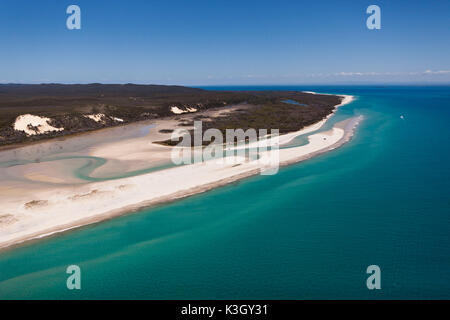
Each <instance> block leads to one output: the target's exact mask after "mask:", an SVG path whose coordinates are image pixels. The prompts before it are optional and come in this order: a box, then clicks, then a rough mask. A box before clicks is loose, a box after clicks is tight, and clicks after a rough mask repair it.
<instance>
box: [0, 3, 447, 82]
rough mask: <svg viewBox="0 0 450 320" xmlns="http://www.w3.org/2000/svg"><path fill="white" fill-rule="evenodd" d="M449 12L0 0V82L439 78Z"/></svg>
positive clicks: (396, 6) (442, 78)
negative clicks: (73, 9)
mask: <svg viewBox="0 0 450 320" xmlns="http://www.w3.org/2000/svg"><path fill="white" fill-rule="evenodd" d="M71 4H76V5H78V6H80V8H81V25H82V27H81V30H68V29H67V28H66V19H67V17H68V14H66V8H67V7H68V6H69V5H71ZM371 4H376V5H378V6H379V7H380V8H381V30H369V29H367V27H366V19H367V17H368V14H366V8H367V7H368V6H369V5H371ZM449 18H450V1H423V0H420V1H419V0H411V1H399V0H397V1H396V0H389V1H379V0H369V1H359V0H340V1H326V0H323V1H320V0H316V1H303V0H291V1H283V0H278V1H261V0H260V1H252V0H240V1H235V0H226V1H216V0H208V1H196V0H189V1H188V0H183V1H178V0H177V1H170V0H164V1H152V0H145V1H144V0H142V1H133V0H129V1H114V0H109V1H103V0H89V1H85V0H71V1H65V0H53V1H50V0H33V1H31V0H28V1H24V0H2V1H1V2H0V39H1V42H0V43H1V50H0V83H5V82H6V83H8V82H15V83H18V82H20V83H42V82H62V83H89V82H102V83H127V82H133V83H158V84H185V85H220V84H223V85H227V84H333V83H336V84H353V83H357V84H360V83H361V84H362V83H410V82H411V83H450V41H449V40H450V27H449V20H450V19H449Z"/></svg>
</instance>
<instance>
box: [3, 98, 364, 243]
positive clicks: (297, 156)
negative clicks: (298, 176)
mask: <svg viewBox="0 0 450 320" xmlns="http://www.w3.org/2000/svg"><path fill="white" fill-rule="evenodd" d="M351 101H353V96H344V99H343V101H342V102H341V104H339V105H337V106H335V109H334V111H333V113H332V114H330V115H329V116H328V117H327V118H326V119H323V120H321V121H319V122H318V123H316V124H314V125H313V126H314V129H315V130H318V129H319V128H320V127H322V125H323V124H324V123H325V122H326V121H327V120H328V119H329V117H331V116H332V115H334V113H335V112H336V110H337V109H338V107H340V106H342V105H345V104H348V103H350V102H351ZM361 120H362V116H359V117H353V118H350V119H347V120H344V121H342V122H340V123H338V124H336V125H335V126H334V127H333V129H332V130H329V131H327V132H325V133H318V134H313V135H310V136H308V139H309V141H310V143H308V144H307V145H306V146H302V147H295V148H292V149H285V151H283V156H282V157H280V163H279V166H280V167H284V166H287V165H290V164H293V163H298V162H301V161H304V160H307V159H310V158H313V157H315V156H317V155H320V154H323V153H326V152H328V151H331V150H334V149H337V148H339V147H340V146H342V145H343V144H345V143H346V142H347V141H349V140H350V139H351V138H352V136H353V135H354V131H355V128H356V126H357V125H358V124H359V122H360V121H361ZM319 123H321V124H320V126H319ZM317 126H319V127H317ZM304 129H305V128H304ZM304 129H302V130H304ZM302 130H300V131H302ZM315 130H313V131H315ZM298 132H299V131H298ZM298 132H297V134H296V135H294V136H292V139H293V138H294V137H295V136H297V135H299V134H298ZM309 132H311V131H309ZM309 132H303V133H300V134H306V133H309ZM291 134H295V133H291ZM287 135H290V134H287ZM280 137H281V136H280ZM324 137H326V138H328V137H330V140H329V141H331V142H326V143H324V142H323V140H326V138H324ZM286 150H287V151H286ZM192 166H194V167H192ZM186 167H190V168H188V169H189V170H191V171H197V172H196V173H195V174H194V175H192V174H190V173H189V170H188V171H187V170H186V168H184V169H183V168H178V169H175V170H174V169H165V170H160V171H157V172H156V173H148V174H144V175H140V176H135V177H130V178H124V179H119V180H118V181H109V182H99V183H94V184H90V185H88V186H80V188H78V190H75V189H74V190H61V191H58V194H57V195H51V196H49V198H48V200H46V201H48V202H49V203H50V204H49V205H44V207H43V208H40V207H39V206H37V208H33V209H32V211H35V213H36V215H37V216H39V214H41V213H45V214H47V215H48V216H47V217H42V219H51V218H52V215H51V214H49V213H48V212H49V211H50V212H53V213H54V214H57V213H58V212H60V210H70V209H71V210H72V211H73V212H76V213H79V212H86V210H90V209H91V208H92V211H89V213H88V214H79V216H77V218H76V219H74V217H72V216H69V217H66V220H67V221H66V223H64V219H62V220H61V221H52V222H53V223H54V224H55V225H53V226H50V225H51V223H50V225H47V227H46V225H45V223H44V224H43V225H42V223H41V225H40V226H38V227H36V229H34V230H33V229H32V228H33V226H34V225H33V224H32V223H29V226H28V229H27V226H25V229H27V230H15V231H18V232H11V233H10V234H9V236H8V235H6V236H5V235H4V236H2V237H0V250H1V251H3V250H8V249H12V248H15V247H16V246H19V245H21V244H24V243H26V242H30V241H33V240H35V241H37V240H39V239H42V238H47V237H51V236H56V235H58V234H61V233H63V232H66V231H69V230H72V229H77V228H80V227H83V226H87V225H91V224H95V223H98V222H101V221H105V220H109V219H112V218H115V217H118V216H122V215H126V214H132V213H135V212H137V211H140V210H142V209H145V208H150V207H154V206H157V205H160V204H163V203H170V202H172V201H176V200H178V199H182V198H186V197H189V196H192V195H195V194H200V193H204V192H206V191H209V190H212V189H215V188H217V187H221V186H225V185H228V184H230V183H233V182H236V181H239V180H242V179H244V178H247V177H250V176H254V175H256V174H258V173H260V172H261V166H258V165H251V164H250V165H247V164H239V165H238V167H236V168H237V169H236V168H234V167H235V166H233V167H228V168H221V167H217V166H216V165H215V164H211V163H210V164H205V163H199V164H192V165H188V166H186ZM243 167H245V168H244V169H242V168H243ZM221 169H223V170H221ZM169 170H171V171H169ZM222 171H223V172H225V171H226V172H225V173H223V172H222ZM183 173H184V175H183ZM189 175H191V176H192V178H197V181H196V182H194V183H186V182H183V181H182V180H189ZM185 176H187V177H186V178H185ZM179 177H181V178H182V179H179ZM152 178H153V179H152ZM177 178H178V179H179V180H180V181H179V185H176V186H175V187H174V186H173V181H175V182H176V181H177V180H176V179H177ZM173 179H175V180H173ZM149 180H150V181H149ZM151 180H157V181H158V183H161V184H162V185H163V188H162V189H165V190H162V191H161V190H159V189H161V188H158V190H156V189H155V188H154V189H153V197H149V196H145V195H142V193H143V192H144V191H141V190H145V189H146V188H145V187H148V189H149V191H152V189H151V187H152V186H153V187H154V184H152V181H151ZM161 180H162V182H161ZM164 180H166V184H165V185H164ZM153 182H154V181H153ZM118 183H121V184H120V185H118ZM127 183H128V184H127ZM183 183H184V185H183ZM131 185H133V187H131ZM167 185H169V188H167ZM180 185H181V186H180ZM129 186H130V187H129ZM135 186H138V187H139V191H141V194H139V195H136V192H137V190H136V188H135ZM94 187H96V189H93V188H94ZM171 187H173V188H171ZM176 187H178V189H176ZM111 189H112V191H111ZM172 189H175V190H172ZM116 191H117V192H116ZM158 192H159V195H158ZM47 193H48V192H47ZM42 194H45V192H44V193H42ZM155 194H156V196H155ZM124 196H125V198H124ZM105 197H106V198H105ZM109 197H111V198H118V199H116V203H115V204H114V203H113V204H111V205H110V206H106V205H105V207H106V209H105V210H103V211H101V209H100V211H99V209H98V208H95V204H96V203H97V202H101V200H102V198H103V201H105V199H108V198H109ZM120 198H124V199H123V201H120ZM67 199H72V200H73V199H81V200H79V201H80V202H75V200H73V201H74V202H73V203H68V204H66V205H65V206H64V205H62V204H61V203H64V201H65V202H66V203H67V202H68V201H67ZM72 200H71V201H72ZM77 201H78V200H77ZM130 201H131V203H130ZM52 202H54V203H55V204H54V205H53V203H52ZM126 202H128V203H126ZM16 204H17V203H16ZM83 209H84V210H85V211H83ZM25 210H26V209H25ZM52 210H53V211H52ZM61 212H64V211H61ZM83 215H84V216H83ZM35 220H36V219H35ZM11 231H14V230H11ZM19 231H20V232H19ZM20 233H22V234H20ZM2 238H3V239H2ZM8 238H9V239H8Z"/></svg>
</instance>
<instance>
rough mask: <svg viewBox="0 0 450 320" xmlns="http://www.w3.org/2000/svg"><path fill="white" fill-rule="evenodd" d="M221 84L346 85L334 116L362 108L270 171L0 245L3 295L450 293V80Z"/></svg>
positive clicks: (354, 295)
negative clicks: (312, 150) (369, 281)
mask: <svg viewBox="0 0 450 320" xmlns="http://www.w3.org/2000/svg"><path fill="white" fill-rule="evenodd" d="M211 88H212V87H211ZM214 89H217V88H214ZM220 89H224V90H249V89H258V90H261V89H286V90H311V91H318V92H324V93H342V94H353V95H355V96H357V100H356V101H355V102H353V103H352V104H350V105H347V106H344V107H342V108H340V110H339V111H338V113H337V114H336V116H335V118H334V119H333V121H337V120H339V119H344V118H346V117H348V116H351V115H360V114H362V115H364V116H365V120H364V121H363V122H362V123H361V125H360V126H359V127H358V129H357V131H356V134H355V136H354V138H353V139H352V141H350V142H349V143H347V144H346V145H344V146H343V147H341V148H340V149H338V150H334V151H332V152H329V153H327V154H324V155H321V156H319V157H316V158H313V159H310V160H308V161H305V162H302V163H299V164H296V165H292V166H289V167H285V168H282V169H281V170H280V172H279V173H278V174H277V175H274V176H255V177H252V178H249V179H246V180H244V181H241V182H239V183H235V184H232V185H228V186H226V187H222V188H219V189H215V190H213V191H210V192H207V193H205V194H201V195H196V196H193V197H190V198H187V199H184V200H181V201H177V202H174V203H171V204H167V205H163V206H159V207H156V208H152V209H147V210H144V211H142V212H139V213H135V214H130V215H127V216H123V217H120V218H117V219H114V220H110V221H107V222H104V223H100V224H96V225H92V226H87V227H84V228H81V229H78V230H76V231H73V232H68V233H65V234H62V235H58V236H55V237H52V238H49V239H42V240H40V241H36V242H33V243H29V244H26V245H23V246H20V247H17V248H14V249H12V250H8V251H4V252H1V253H0V299H11V298H56V299H66V298H69V299H70V298H81V299H88V298H125V299H136V298H137V299H141V298H150V299H196V298H206V299H222V298H224V299H238V298H246V299H313V298H322V299H335V298H338V299H347V298H353V299H355V298H356V299H379V298H384V299H399V298H402V299H405V298H406V299H427V298H446V299H448V298H450V200H449V194H450V192H449V191H450V167H449V163H450V148H449V145H450V144H449V142H450V127H449V119H450V87H418V86H416V87H399V86H395V87H389V86H388V87H381V86H378V87H374V86H373V87H354V86H347V87H295V86H289V87H226V88H220ZM400 116H403V119H402V118H401V117H400ZM71 264H77V265H79V266H80V267H81V270H82V289H81V290H79V291H76V290H75V291H69V290H67V288H66V278H67V274H66V273H65V269H66V267H67V266H68V265H71ZM372 264H375V265H378V266H380V268H381V287H382V288H381V290H368V289H367V287H366V278H367V277H368V275H367V274H366V268H367V266H369V265H372Z"/></svg>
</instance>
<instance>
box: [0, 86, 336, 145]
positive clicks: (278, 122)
mask: <svg viewBox="0 0 450 320" xmlns="http://www.w3.org/2000/svg"><path fill="white" fill-rule="evenodd" d="M340 100H341V98H340V97H338V96H332V95H317V94H310V93H303V92H298V91H217V90H203V89H198V88H189V87H183V86H162V85H136V84H123V85H122V84H98V83H94V84H75V85H63V84H39V85H27V84H5V85H0V145H9V144H14V143H22V142H28V141H35V140H41V139H48V138H52V137H59V136H64V135H68V134H74V133H79V132H85V131H91V130H96V129H100V128H105V127H111V126H117V125H123V124H126V123H132V122H136V121H141V120H151V119H158V118H164V117H171V116H178V117H180V118H179V119H180V124H182V125H184V126H189V125H191V123H192V121H184V120H183V115H186V114H196V113H197V112H198V113H200V112H202V111H207V110H215V109H219V110H220V109H222V108H223V109H224V110H226V109H227V108H229V107H230V106H233V105H243V107H242V108H240V109H238V110H235V111H233V112H225V113H224V114H223V115H222V114H221V115H220V116H218V117H212V118H209V117H205V116H204V115H200V114H199V115H198V116H197V117H198V118H197V119H196V120H203V119H204V120H205V121H204V125H203V129H204V130H207V129H208V128H217V129H219V130H225V129H227V128H230V129H234V128H242V129H244V130H246V129H248V128H254V129H256V130H258V129H262V128H265V129H279V131H280V133H287V132H292V131H296V130H299V129H301V128H303V127H305V126H307V125H310V124H313V123H315V122H317V121H319V120H321V119H323V118H324V117H326V116H327V115H329V114H330V113H331V112H332V111H333V109H334V106H335V105H337V104H339V102H340ZM286 101H295V102H297V103H298V104H294V103H286ZM174 110H175V111H174ZM179 113H181V114H179ZM23 115H28V117H30V118H31V117H35V116H39V117H42V118H44V119H47V120H48V127H50V128H58V130H55V129H54V130H51V131H43V130H39V125H36V124H31V123H30V124H28V126H26V127H25V128H22V130H20V128H19V130H18V129H17V127H16V128H15V127H14V124H15V123H16V121H17V119H18V117H20V116H23ZM30 132H32V133H36V134H30Z"/></svg>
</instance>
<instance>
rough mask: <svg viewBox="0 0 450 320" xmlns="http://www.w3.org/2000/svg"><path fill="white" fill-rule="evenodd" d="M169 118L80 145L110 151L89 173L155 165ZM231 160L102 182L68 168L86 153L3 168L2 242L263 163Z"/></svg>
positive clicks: (329, 138) (163, 153) (346, 129)
mask: <svg viewBox="0 0 450 320" xmlns="http://www.w3.org/2000/svg"><path fill="white" fill-rule="evenodd" d="M352 100H353V97H352V96H344V99H343V101H342V103H341V104H340V105H339V106H342V105H345V104H348V103H350V102H351V101H352ZM336 107H338V106H336ZM170 121H171V120H158V121H154V122H155V126H156V128H155V130H150V131H151V134H148V135H143V136H138V137H133V136H130V137H129V138H126V139H122V140H119V141H107V142H103V143H99V144H94V145H87V146H86V147H85V148H82V152H83V153H84V154H85V155H87V156H90V157H101V158H105V159H108V161H107V162H106V163H105V165H104V166H101V167H99V168H97V169H96V170H95V171H94V172H93V173H92V175H94V176H103V175H108V174H110V173H112V172H113V171H114V169H116V170H117V168H120V169H121V170H122V171H124V172H128V171H130V170H139V169H143V168H145V167H148V166H149V163H150V164H153V165H158V164H162V163H165V162H167V161H168V160H169V159H170V153H171V150H172V147H168V146H163V145H159V144H155V143H153V142H154V141H161V140H163V139H165V138H167V134H163V133H160V132H159V130H160V129H165V128H170V127H173V124H174V123H171V122H170ZM326 121H327V119H323V120H321V121H319V122H317V123H315V124H314V125H312V126H309V127H306V128H303V129H302V130H299V131H297V132H293V133H289V134H286V135H282V136H280V137H279V144H280V145H283V144H286V143H288V142H290V141H292V139H294V138H295V137H296V136H298V135H303V134H308V133H311V132H313V131H316V130H318V129H320V128H321V127H322V126H323V125H324V123H325V122H326ZM359 121H360V118H351V119H349V120H346V121H343V122H341V123H338V124H336V125H335V126H334V127H333V128H332V129H331V130H328V131H325V132H319V133H315V134H312V135H309V136H308V140H309V143H308V144H306V145H302V146H298V147H292V148H285V149H283V148H281V149H280V150H279V162H280V165H286V164H290V163H294V162H298V161H301V160H304V159H308V158H310V157H312V156H315V155H317V154H320V153H323V152H326V151H329V150H332V149H335V148H337V147H339V146H340V145H342V144H343V143H345V142H346V141H348V139H349V138H350V137H351V135H352V133H353V130H354V127H355V126H356V125H357V123H358V122H359ZM93 134H95V133H93ZM46 143H48V142H46ZM273 143H274V140H273V141H272V140H271V138H269V145H270V144H273ZM76 154H79V152H77V153H76ZM262 157H264V155H263V156H262ZM0 158H1V157H0ZM233 160H234V162H233V163H229V162H228V163H227V162H225V163H218V162H217V161H214V160H211V161H206V162H202V163H195V164H190V165H183V166H176V167H170V168H167V169H163V170H158V171H154V172H148V173H144V174H141V175H135V176H131V177H125V178H120V179H114V180H105V181H99V182H95V181H94V182H88V181H83V180H81V179H78V178H77V177H74V176H70V177H68V176H67V174H66V172H67V168H72V167H76V166H80V163H82V161H86V160H83V159H68V160H61V161H60V162H42V163H30V164H25V165H20V166H13V167H9V168H2V169H1V170H0V177H1V179H2V180H3V181H4V182H3V183H2V186H0V201H1V203H2V206H1V208H0V247H7V246H10V245H13V244H17V243H20V242H23V241H26V240H30V239H33V238H40V237H43V236H47V235H51V234H53V233H55V232H61V231H65V230H68V229H71V228H74V227H78V226H82V225H86V224H89V223H93V222H97V221H101V220H105V219H108V218H111V217H113V216H117V215H120V214H124V213H127V212H132V211H135V210H137V209H139V208H142V207H146V206H151V205H154V204H156V203H162V202H167V201H173V200H175V199H178V198H182V197H186V196H189V195H192V194H196V193H199V192H204V191H206V190H209V189H211V188H215V187H217V186H221V185H225V184H227V183H230V182H233V181H236V180H238V179H242V178H244V177H248V176H251V175H255V174H258V173H259V172H260V170H261V169H263V165H262V164H261V161H256V160H254V161H248V159H247V160H246V159H245V158H240V157H237V156H236V157H234V159H233Z"/></svg>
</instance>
